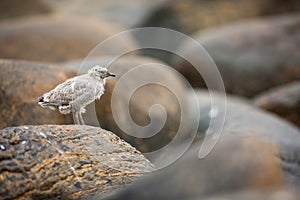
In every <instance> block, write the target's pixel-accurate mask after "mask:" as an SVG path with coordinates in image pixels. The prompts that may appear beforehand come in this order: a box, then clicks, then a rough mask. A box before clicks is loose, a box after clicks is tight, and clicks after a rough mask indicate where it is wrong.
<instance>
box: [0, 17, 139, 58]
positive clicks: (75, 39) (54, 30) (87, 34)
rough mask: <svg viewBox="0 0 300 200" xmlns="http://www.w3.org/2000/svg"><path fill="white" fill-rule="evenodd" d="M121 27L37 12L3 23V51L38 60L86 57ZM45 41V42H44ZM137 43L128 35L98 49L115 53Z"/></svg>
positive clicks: (6, 55)
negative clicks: (33, 15)
mask: <svg viewBox="0 0 300 200" xmlns="http://www.w3.org/2000/svg"><path fill="white" fill-rule="evenodd" d="M118 32H119V30H118V29H116V28H114V27H112V26H111V25H108V24H106V23H104V22H100V21H93V20H90V19H83V18H76V17H75V16H72V17H71V16H60V15H55V16H37V17H30V18H22V19H15V20H6V21H2V22H1V23H0V55H1V57H2V58H17V59H26V60H34V61H47V62H48V61H49V62H62V61H66V60H70V59H79V58H84V57H86V56H87V55H88V54H89V53H90V52H91V51H92V50H93V48H94V47H96V45H98V44H99V43H100V42H102V41H104V40H105V39H107V38H108V37H110V36H112V35H114V34H116V33H118ZM41 44H42V45H41ZM134 47H135V44H134V41H133V40H132V39H131V38H130V37H129V36H127V38H126V37H123V38H121V39H120V38H118V39H115V41H114V42H113V44H112V43H111V44H110V46H107V47H105V48H103V49H104V50H103V51H97V52H95V54H96V55H115V54H119V53H120V52H123V51H124V50H131V49H132V48H134Z"/></svg>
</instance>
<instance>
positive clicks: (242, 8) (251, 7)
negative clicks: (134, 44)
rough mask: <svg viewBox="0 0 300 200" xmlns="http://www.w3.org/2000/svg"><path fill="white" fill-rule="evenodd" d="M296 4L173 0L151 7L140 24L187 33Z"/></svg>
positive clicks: (281, 10)
mask: <svg viewBox="0 0 300 200" xmlns="http://www.w3.org/2000/svg"><path fill="white" fill-rule="evenodd" d="M299 7H300V3H299V1H297V0H287V1H284V2H283V1H280V0H264V1H260V0H253V1H248V0H225V1H224V0H215V1H205V0H186V1H181V0H173V1H167V2H166V3H165V4H162V5H161V6H159V7H157V9H155V10H153V12H152V13H150V14H149V16H148V18H146V19H145V20H144V21H143V22H142V23H141V24H140V27H147V26H150V27H165V28H170V29H174V30H177V31H180V32H183V33H185V34H191V33H194V32H196V31H199V30H203V29H205V28H210V27H214V26H219V25H223V24H227V23H229V22H232V21H236V20H240V19H245V18H250V17H257V16H266V15H271V14H272V15H274V14H280V13H281V14H282V13H289V12H291V11H294V12H295V11H296V12H297V11H299V9H298V8H299ZM157 39H159V38H157Z"/></svg>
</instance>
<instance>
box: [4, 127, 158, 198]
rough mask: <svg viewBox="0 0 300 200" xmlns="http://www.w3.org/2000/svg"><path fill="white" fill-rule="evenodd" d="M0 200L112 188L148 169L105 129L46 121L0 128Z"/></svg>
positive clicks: (70, 195)
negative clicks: (52, 123) (48, 122)
mask: <svg viewBox="0 0 300 200" xmlns="http://www.w3.org/2000/svg"><path fill="white" fill-rule="evenodd" d="M0 135H1V140H0V196H1V199H79V198H83V199H84V197H85V196H86V195H89V196H93V194H95V193H97V194H98V195H100V196H101V195H102V194H104V193H108V192H112V191H115V190H117V189H119V188H121V187H123V186H124V185H126V184H128V183H130V182H132V181H133V180H134V179H135V178H137V177H138V176H141V175H142V174H143V173H146V172H150V171H151V170H152V165H151V163H150V162H149V161H148V160H147V159H145V157H144V156H143V155H142V154H141V153H139V152H138V151H137V150H136V149H135V148H133V147H131V146H130V145H129V144H127V143H126V142H125V141H123V140H121V139H120V138H118V137H117V136H116V135H114V134H113V133H111V132H109V131H105V130H103V129H100V128H96V127H90V126H76V125H63V126H57V125H45V126H20V127H8V128H5V129H2V130H0Z"/></svg>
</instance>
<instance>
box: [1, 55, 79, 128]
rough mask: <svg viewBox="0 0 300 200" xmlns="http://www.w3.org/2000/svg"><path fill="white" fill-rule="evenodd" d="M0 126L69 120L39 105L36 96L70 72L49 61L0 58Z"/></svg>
mask: <svg viewBox="0 0 300 200" xmlns="http://www.w3.org/2000/svg"><path fill="white" fill-rule="evenodd" d="M0 70H1V73H0V99H1V102H0V118H1V120H0V128H4V127H7V126H17V125H24V124H32V125H35V124H70V123H73V120H72V117H71V116H69V115H61V114H59V113H58V112H55V111H51V110H47V109H43V108H41V107H40V106H39V105H38V103H37V98H38V97H39V96H41V95H42V94H43V93H45V92H47V91H49V90H51V89H53V88H54V87H55V86H56V85H57V84H59V83H61V82H63V81H65V80H66V79H67V78H69V77H72V76H74V75H75V74H76V73H75V72H74V71H72V70H68V69H62V68H60V67H58V66H53V65H49V64H43V63H37V62H27V61H17V60H4V59H1V60H0Z"/></svg>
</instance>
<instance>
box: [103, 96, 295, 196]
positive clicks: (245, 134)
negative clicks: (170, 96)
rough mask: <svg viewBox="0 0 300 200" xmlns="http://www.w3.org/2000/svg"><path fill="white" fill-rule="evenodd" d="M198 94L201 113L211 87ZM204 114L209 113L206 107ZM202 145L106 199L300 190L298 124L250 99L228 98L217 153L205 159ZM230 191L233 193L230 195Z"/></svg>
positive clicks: (195, 145)
mask: <svg viewBox="0 0 300 200" xmlns="http://www.w3.org/2000/svg"><path fill="white" fill-rule="evenodd" d="M197 94H198V102H199V104H200V112H201V111H204V110H205V109H204V108H206V107H209V106H210V104H211V101H210V96H209V94H208V93H207V92H197ZM219 99H222V98H217V99H215V100H216V102H217V105H218V101H219ZM217 108H218V106H217ZM206 110H210V109H206ZM201 114H204V115H205V113H203V112H201ZM215 117H216V118H217V117H218V115H216V116H215ZM208 121H209V120H208ZM201 144H202V143H201V141H199V142H197V143H195V144H194V145H193V147H192V149H191V150H189V151H188V152H186V153H185V154H184V155H183V157H181V158H180V159H179V160H178V161H176V162H175V163H174V164H172V165H170V166H168V167H166V168H164V169H162V170H160V171H158V172H155V173H153V174H152V175H150V176H148V177H145V178H144V179H142V180H139V181H137V182H135V183H133V184H132V185H130V186H129V187H128V188H126V189H125V190H124V191H120V192H119V193H117V194H113V195H111V196H108V197H106V198H104V199H105V200H115V199H132V200H135V199H205V198H207V199H215V198H217V199H218V198H220V199H226V198H229V199H235V198H236V199H243V198H242V197H245V198H246V197H247V198H250V197H251V195H250V197H249V194H247V192H246V193H243V192H242V191H253V192H255V193H256V194H252V195H254V197H257V198H262V197H265V198H267V197H268V198H270V199H272V198H275V197H274V196H272V195H270V194H274V193H273V192H274V191H277V190H278V191H280V190H282V189H283V190H284V189H285V188H286V187H288V188H289V187H290V188H296V191H298V189H297V188H299V186H300V179H299V173H300V165H299V163H300V162H299V161H300V131H299V129H297V128H296V127H294V126H292V125H291V124H289V123H288V122H285V121H284V120H281V119H279V118H277V117H275V116H273V115H271V114H268V113H266V112H264V111H262V110H260V109H257V108H255V107H254V106H252V105H251V104H250V103H247V102H245V101H243V100H241V99H239V98H234V97H229V98H227V114H226V122H225V125H224V128H223V132H222V135H221V137H220V139H219V140H218V143H217V144H216V146H215V147H214V148H213V150H212V152H210V153H209V154H208V155H207V156H206V157H205V158H203V159H199V158H198V153H199V150H200V146H201ZM264 193H265V194H264ZM222 194H223V195H222ZM226 194H230V195H228V196H229V197H226ZM282 195H283V196H282V197H285V196H287V197H290V198H291V199H294V198H295V197H297V193H290V195H286V194H284V193H283V194H282ZM280 196H281V195H279V197H280ZM204 197H205V198H204ZM237 197H240V198H237ZM250 199H251V198H250ZM252 199H253V198H252ZM254 199H256V198H254ZM275 199H276V198H275ZM296 199H297V198H296Z"/></svg>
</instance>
